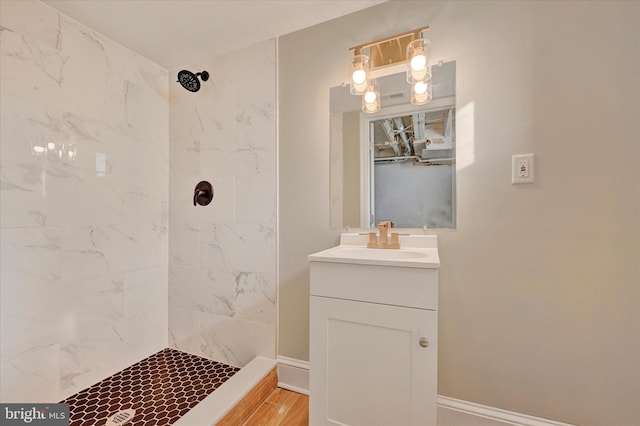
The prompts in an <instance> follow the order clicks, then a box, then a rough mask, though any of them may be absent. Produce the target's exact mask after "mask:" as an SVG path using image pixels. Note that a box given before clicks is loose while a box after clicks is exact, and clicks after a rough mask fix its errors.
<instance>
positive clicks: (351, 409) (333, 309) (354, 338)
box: [309, 237, 439, 426]
mask: <svg viewBox="0 0 640 426" xmlns="http://www.w3.org/2000/svg"><path fill="white" fill-rule="evenodd" d="M433 238H434V239H435V237H433ZM434 241H435V240H434ZM339 247H341V246H339ZM366 250H367V249H364V248H363V250H362V252H361V253H360V256H361V257H363V258H364V257H366V256H367V254H368V253H367V252H366ZM368 250H375V249H368ZM390 251H391V250H384V251H383V252H382V251H377V252H375V253H371V256H374V257H378V258H379V257H383V255H385V254H386V253H385V252H390ZM328 252H329V251H325V252H320V253H316V254H314V255H311V256H309V260H310V278H311V298H310V299H311V300H310V400H309V403H310V407H309V409H310V412H309V424H310V425H311V426H319V425H350V426H360V425H361V426H374V425H380V426H388V425H393V426H403V425H423V426H436V397H437V354H438V344H437V342H438V315H437V303H438V269H437V267H438V266H439V260H438V259H436V260H437V262H435V261H433V258H432V259H431V260H432V262H431V263H430V265H429V266H428V267H419V266H415V264H413V263H411V265H412V266H404V265H406V262H405V263H403V262H402V261H401V262H400V263H399V265H397V264H395V263H394V262H393V261H392V262H387V264H384V265H380V264H379V263H380V262H374V261H369V260H367V259H365V260H364V263H363V262H362V261H361V260H362V259H358V258H357V256H356V258H355V259H354V258H353V250H352V251H351V252H350V253H351V258H347V259H346V260H345V258H340V260H338V261H336V260H331V256H330V255H328V256H327V253H328ZM342 252H343V253H346V251H345V250H342ZM323 253H324V254H323ZM390 256H395V257H398V258H402V254H400V253H398V254H393V253H392V254H390ZM435 256H436V258H437V248H436V249H435ZM382 263H385V262H382ZM436 264H437V265H438V266H436Z"/></svg>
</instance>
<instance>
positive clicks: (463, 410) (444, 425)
mask: <svg viewBox="0 0 640 426" xmlns="http://www.w3.org/2000/svg"><path fill="white" fill-rule="evenodd" d="M277 361H278V386H279V387H281V388H283V389H288V390H291V391H294V392H298V393H302V394H305V395H309V362H308V361H301V360H299V359H295V358H289V357H286V356H279V357H278V359H277ZM468 425H474V426H507V425H508V426H573V425H570V424H568V423H561V422H557V421H554V420H547V419H543V418H540V417H534V416H529V415H527V414H520V413H515V412H513V411H507V410H502V409H500V408H494V407H488V406H486V405H481V404H476V403H474V402H468V401H462V400H460V399H455V398H450V397H448V396H442V395H438V426H468Z"/></svg>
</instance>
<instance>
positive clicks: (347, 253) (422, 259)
mask: <svg viewBox="0 0 640 426" xmlns="http://www.w3.org/2000/svg"><path fill="white" fill-rule="evenodd" d="M309 260H311V261H317V262H337V263H355V264H363V265H380V266H400V267H407V268H437V267H439V266H440V259H439V257H438V249H436V248H422V247H408V248H400V249H373V248H367V247H366V246H353V245H339V246H336V247H333V248H330V249H328V250H324V251H321V252H318V253H314V254H312V255H310V256H309Z"/></svg>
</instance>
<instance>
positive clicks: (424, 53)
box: [407, 38, 431, 84]
mask: <svg viewBox="0 0 640 426" xmlns="http://www.w3.org/2000/svg"><path fill="white" fill-rule="evenodd" d="M430 45H431V43H430V42H429V40H427V39H424V38H419V39H417V40H414V41H412V42H411V43H409V44H408V45H407V64H408V69H407V82H409V83H412V84H413V83H416V82H418V81H427V80H429V79H430V78H431V67H429V46H430Z"/></svg>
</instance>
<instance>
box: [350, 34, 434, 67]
mask: <svg viewBox="0 0 640 426" xmlns="http://www.w3.org/2000/svg"><path fill="white" fill-rule="evenodd" d="M428 29H429V26H426V27H421V28H416V29H415V30H411V31H408V32H404V33H401V34H396V35H393V36H390V37H385V38H383V39H380V40H376V41H372V42H368V43H364V44H360V45H357V46H353V47H350V48H349V50H350V51H352V52H353V54H354V55H361V54H365V53H364V52H363V50H365V49H368V52H367V53H368V54H369V55H368V56H369V57H370V60H371V68H379V67H383V66H387V65H393V64H397V63H400V62H404V61H405V60H406V57H405V50H406V48H407V45H408V44H409V43H411V42H412V41H413V40H416V39H419V38H420V37H421V34H422V32H423V31H427V30H428Z"/></svg>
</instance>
